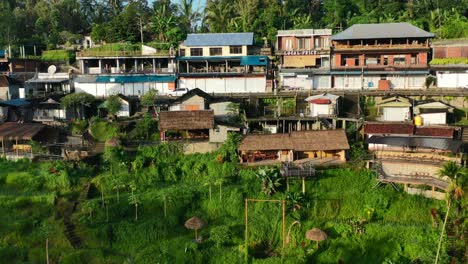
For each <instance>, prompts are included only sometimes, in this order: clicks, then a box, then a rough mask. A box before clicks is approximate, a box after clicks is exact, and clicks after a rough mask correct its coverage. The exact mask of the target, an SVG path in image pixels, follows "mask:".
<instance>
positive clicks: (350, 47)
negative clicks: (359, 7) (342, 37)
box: [334, 43, 429, 50]
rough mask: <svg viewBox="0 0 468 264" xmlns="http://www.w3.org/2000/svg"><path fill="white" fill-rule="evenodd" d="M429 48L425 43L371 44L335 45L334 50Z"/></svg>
mask: <svg viewBox="0 0 468 264" xmlns="http://www.w3.org/2000/svg"><path fill="white" fill-rule="evenodd" d="M422 48H429V46H428V45H427V44H426V43H418V44H372V45H360V44H359V45H346V44H335V45H334V49H335V50H366V49H422Z"/></svg>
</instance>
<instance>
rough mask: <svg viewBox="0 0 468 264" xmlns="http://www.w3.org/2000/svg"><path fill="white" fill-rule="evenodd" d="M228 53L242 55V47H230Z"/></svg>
mask: <svg viewBox="0 0 468 264" xmlns="http://www.w3.org/2000/svg"><path fill="white" fill-rule="evenodd" d="M229 53H231V54H241V53H242V46H230V47H229Z"/></svg>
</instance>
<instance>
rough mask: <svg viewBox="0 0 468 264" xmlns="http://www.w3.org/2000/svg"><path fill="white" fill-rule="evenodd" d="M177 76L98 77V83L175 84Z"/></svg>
mask: <svg viewBox="0 0 468 264" xmlns="http://www.w3.org/2000/svg"><path fill="white" fill-rule="evenodd" d="M175 80H176V77H175V76H158V75H138V76H98V77H97V78H96V82H97V83H144V82H159V83H163V82H175Z"/></svg>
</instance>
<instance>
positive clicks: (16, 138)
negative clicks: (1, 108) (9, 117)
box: [0, 122, 51, 157]
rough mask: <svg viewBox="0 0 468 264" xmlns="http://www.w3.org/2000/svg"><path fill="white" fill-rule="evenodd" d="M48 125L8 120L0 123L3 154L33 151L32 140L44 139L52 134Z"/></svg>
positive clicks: (27, 153)
mask: <svg viewBox="0 0 468 264" xmlns="http://www.w3.org/2000/svg"><path fill="white" fill-rule="evenodd" d="M46 128H47V127H46V126H45V125H43V124H38V123H15V122H7V123H4V124H1V125H0V141H1V144H2V149H1V151H2V155H3V156H7V155H14V156H17V157H18V156H20V155H21V156H25V155H29V154H31V156H32V155H33V153H32V151H33V150H32V145H31V143H30V141H31V140H37V141H44V140H46V139H47V138H48V137H49V136H51V134H49V133H47V131H46Z"/></svg>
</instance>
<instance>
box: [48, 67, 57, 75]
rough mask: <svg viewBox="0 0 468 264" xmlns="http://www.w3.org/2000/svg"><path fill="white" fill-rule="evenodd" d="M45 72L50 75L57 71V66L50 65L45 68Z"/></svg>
mask: <svg viewBox="0 0 468 264" xmlns="http://www.w3.org/2000/svg"><path fill="white" fill-rule="evenodd" d="M47 72H48V73H49V74H50V75H52V74H54V73H56V72H57V67H55V65H50V66H49V68H47Z"/></svg>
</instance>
